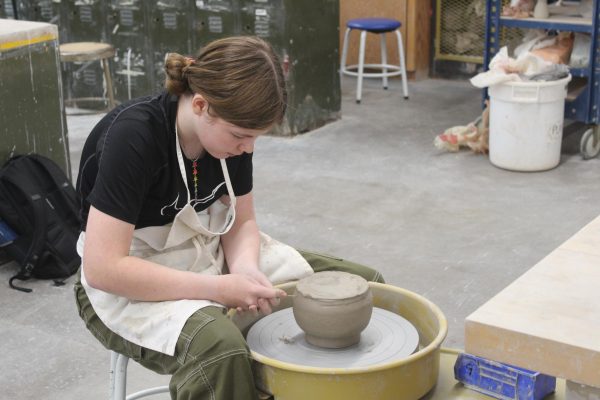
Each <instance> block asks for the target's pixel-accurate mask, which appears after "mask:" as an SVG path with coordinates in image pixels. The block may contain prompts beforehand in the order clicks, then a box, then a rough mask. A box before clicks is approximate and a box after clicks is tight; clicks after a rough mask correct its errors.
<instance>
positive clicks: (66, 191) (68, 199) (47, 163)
mask: <svg viewBox="0 0 600 400" xmlns="http://www.w3.org/2000/svg"><path fill="white" fill-rule="evenodd" d="M29 158H31V159H32V160H34V161H36V162H37V163H39V164H40V165H42V167H44V169H46V170H47V171H48V172H49V173H50V176H51V178H52V180H53V181H54V183H55V185H56V186H57V187H59V188H60V189H61V190H60V194H61V196H62V197H63V199H64V200H65V203H66V204H68V206H69V208H70V209H71V212H72V213H73V215H77V216H79V205H78V204H77V193H76V192H75V190H74V189H73V186H72V185H71V183H70V182H69V181H63V180H59V179H58V177H60V176H63V175H64V174H65V173H64V172H63V170H62V169H60V167H59V166H58V165H56V164H55V163H54V162H53V161H51V160H50V159H48V158H46V157H44V156H40V155H39V154H30V155H29ZM80 222H81V221H80Z"/></svg>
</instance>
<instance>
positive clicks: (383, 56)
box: [380, 32, 388, 90]
mask: <svg viewBox="0 0 600 400" xmlns="http://www.w3.org/2000/svg"><path fill="white" fill-rule="evenodd" d="M380 35H381V65H382V67H381V73H382V74H383V90H387V88H388V77H387V73H388V69H387V67H386V65H387V45H386V43H385V32H383V33H381V34H380Z"/></svg>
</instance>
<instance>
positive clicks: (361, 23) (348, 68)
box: [341, 18, 408, 103]
mask: <svg viewBox="0 0 600 400" xmlns="http://www.w3.org/2000/svg"><path fill="white" fill-rule="evenodd" d="M401 25H402V24H401V23H400V21H398V20H395V19H389V18H359V19H351V20H349V21H348V23H347V24H346V26H347V29H346V34H345V35H344V45H343V49H342V66H341V73H342V74H345V75H352V76H356V77H358V82H357V84H356V85H357V86H356V102H357V103H360V100H361V97H362V81H363V78H383V89H384V90H387V88H388V77H390V76H397V75H402V90H403V92H404V98H405V99H408V86H407V83H406V81H407V78H406V67H405V63H404V49H403V46H402V34H401V33H400V26H401ZM353 29H356V30H359V31H361V32H360V49H359V56H358V64H357V65H346V58H347V56H348V39H349V37H350V32H351V31H352V30H353ZM367 32H369V33H375V34H378V35H380V38H381V64H365V42H366V38H367ZM387 32H394V33H395V34H396V39H397V40H398V53H399V57H400V65H393V64H388V62H387V48H386V44H385V34H386V33H387ZM365 67H366V68H374V69H376V70H381V72H373V73H366V72H364V69H365Z"/></svg>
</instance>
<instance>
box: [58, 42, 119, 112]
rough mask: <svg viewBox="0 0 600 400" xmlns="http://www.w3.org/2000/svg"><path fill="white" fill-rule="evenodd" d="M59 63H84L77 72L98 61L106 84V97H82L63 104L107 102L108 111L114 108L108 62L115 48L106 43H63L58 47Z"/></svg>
mask: <svg viewBox="0 0 600 400" xmlns="http://www.w3.org/2000/svg"><path fill="white" fill-rule="evenodd" d="M59 52H60V61H61V62H86V63H87V64H84V65H83V66H82V67H81V68H80V69H79V70H82V69H85V68H86V67H87V66H88V65H89V64H90V63H91V62H94V61H100V62H101V63H102V70H103V72H104V81H105V82H106V92H107V97H108V98H105V97H82V98H76V99H67V100H65V102H67V103H70V104H76V103H77V101H78V100H79V101H107V100H108V107H109V109H112V108H114V106H115V97H114V93H113V84H112V78H111V75H110V67H109V64H108V60H109V59H110V58H112V57H114V55H115V48H114V47H113V46H111V45H110V44H107V43H97V42H75V43H65V44H61V45H60V46H59Z"/></svg>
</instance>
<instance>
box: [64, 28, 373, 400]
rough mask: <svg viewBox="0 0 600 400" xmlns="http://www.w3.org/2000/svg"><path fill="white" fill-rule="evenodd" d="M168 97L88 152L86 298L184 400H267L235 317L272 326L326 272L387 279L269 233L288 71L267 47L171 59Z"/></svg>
mask: <svg viewBox="0 0 600 400" xmlns="http://www.w3.org/2000/svg"><path fill="white" fill-rule="evenodd" d="M165 71H166V76H167V78H166V82H165V87H166V91H165V92H162V93H160V94H158V95H156V96H151V97H145V98H140V99H136V100H133V101H131V102H129V103H127V104H123V105H120V106H119V107H117V108H116V109H114V110H112V111H111V112H110V113H108V114H107V115H106V116H105V117H104V118H103V119H102V120H101V121H100V122H99V123H98V124H97V125H96V127H94V129H93V130H92V132H91V134H90V136H89V137H88V139H87V141H86V144H85V146H84V149H83V153H82V158H81V164H80V165H81V166H80V170H79V177H78V181H77V190H78V192H79V194H80V195H81V199H82V206H81V212H82V217H83V221H84V222H83V226H82V233H81V236H80V239H79V242H78V252H79V254H80V255H81V256H82V268H81V281H80V283H79V282H78V283H77V284H76V285H75V291H76V299H77V304H78V308H79V312H80V315H81V317H82V319H83V320H84V321H85V322H86V325H87V327H88V329H89V330H90V331H91V332H92V334H93V335H94V336H95V337H96V338H97V339H98V340H99V341H100V342H101V343H102V344H103V345H104V346H105V347H106V348H108V349H111V350H114V351H117V352H120V353H122V354H125V355H127V356H128V357H130V358H133V359H134V360H136V361H138V362H139V363H141V364H142V365H144V366H146V367H148V368H150V369H152V370H154V371H156V372H159V373H164V374H171V375H172V378H171V383H170V391H171V397H172V398H173V399H195V400H198V399H223V400H224V399H255V398H256V392H255V389H254V380H253V376H252V370H251V361H250V357H249V351H248V348H247V345H246V343H245V340H244V338H243V336H242V335H241V333H240V332H239V330H238V329H237V328H236V327H235V325H234V324H233V323H232V322H231V321H230V320H229V319H228V318H227V316H226V313H225V312H226V309H227V308H236V309H238V311H240V312H245V311H250V312H253V313H257V312H262V313H264V314H268V313H270V312H271V308H272V307H273V306H274V305H276V304H277V302H278V299H279V298H281V297H283V296H285V292H283V291H282V290H280V289H277V288H275V287H273V284H276V283H281V282H284V281H289V280H294V279H299V278H302V277H303V276H306V275H308V274H310V273H313V271H321V270H332V269H335V270H344V271H347V272H352V273H356V274H359V275H361V276H363V277H364V278H366V279H368V280H374V281H380V282H382V281H383V279H382V278H381V275H379V274H378V273H377V272H376V271H374V270H372V269H370V268H367V267H364V266H361V265H358V264H353V263H350V262H347V261H344V260H340V259H336V258H331V257H326V256H320V255H316V254H312V253H306V252H302V253H300V252H298V251H296V250H294V249H292V248H291V247H289V246H286V245H284V244H282V243H279V242H277V241H275V240H273V239H271V238H269V237H268V236H266V235H264V234H262V233H260V232H259V230H258V226H257V223H256V218H255V214H254V206H253V197H252V153H253V150H254V143H255V141H256V139H257V138H258V137H259V136H261V135H262V134H264V133H266V132H267V131H269V130H270V129H271V128H272V127H273V126H274V125H276V124H278V123H281V122H282V121H283V118H284V115H285V110H286V101H287V92H286V88H285V81H284V76H283V72H282V68H281V63H280V60H279V58H278V57H277V55H276V53H275V52H274V51H273V49H272V48H271V46H270V45H269V44H267V43H266V42H265V41H263V40H261V39H259V38H255V37H232V38H226V39H221V40H217V41H215V42H212V43H210V44H208V45H207V46H206V47H204V48H203V49H201V51H200V52H199V54H198V56H197V57H195V58H187V57H183V56H181V55H179V54H175V53H171V54H169V55H167V57H166V60H165Z"/></svg>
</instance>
